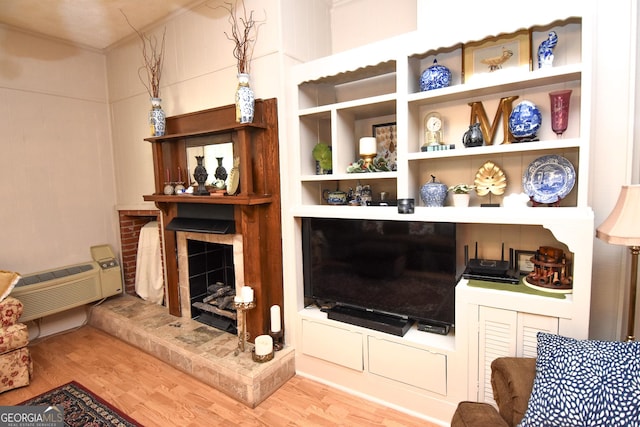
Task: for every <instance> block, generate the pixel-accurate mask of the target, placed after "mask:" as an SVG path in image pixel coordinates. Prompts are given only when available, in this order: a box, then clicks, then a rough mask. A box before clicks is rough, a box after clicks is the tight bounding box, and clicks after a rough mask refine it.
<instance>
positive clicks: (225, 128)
mask: <svg viewBox="0 0 640 427" xmlns="http://www.w3.org/2000/svg"><path fill="white" fill-rule="evenodd" d="M243 129H266V126H265V125H262V124H259V123H243V124H240V123H237V124H234V125H232V126H229V125H227V126H221V127H215V128H211V129H202V130H198V131H192V132H182V133H174V134H168V135H163V136H151V137H149V138H145V139H144V140H145V141H149V142H167V141H172V140H175V139H180V138H193V137H198V136H209V135H215V134H221V133H229V132H234V131H239V130H243Z"/></svg>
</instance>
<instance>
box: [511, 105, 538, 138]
mask: <svg viewBox="0 0 640 427" xmlns="http://www.w3.org/2000/svg"><path fill="white" fill-rule="evenodd" d="M541 125H542V114H540V110H538V107H536V105H535V104H534V103H533V102H531V101H522V102H521V103H519V104H518V105H516V106H515V108H514V109H513V111H512V112H511V115H510V116H509V131H510V132H511V134H512V135H513V136H514V137H515V138H516V139H533V138H535V136H536V133H538V130H539V129H540V126H541Z"/></svg>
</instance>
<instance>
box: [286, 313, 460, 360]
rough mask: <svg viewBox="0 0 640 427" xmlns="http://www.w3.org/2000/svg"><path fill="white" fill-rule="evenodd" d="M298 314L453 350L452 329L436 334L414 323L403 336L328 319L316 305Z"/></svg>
mask: <svg viewBox="0 0 640 427" xmlns="http://www.w3.org/2000/svg"><path fill="white" fill-rule="evenodd" d="M298 314H299V315H300V316H301V318H304V319H308V320H314V321H320V322H323V323H327V324H328V325H338V326H339V327H340V328H343V329H350V330H354V331H358V332H360V333H364V334H366V335H368V336H373V337H376V338H383V339H385V340H389V341H394V342H397V343H400V344H418V345H421V346H425V347H427V348H428V349H430V350H439V351H447V352H449V351H455V333H454V332H453V330H452V331H451V332H449V334H448V335H438V334H432V333H429V332H422V331H419V330H418V327H417V326H416V325H415V324H414V325H413V326H411V328H410V329H409V330H408V331H407V333H406V334H405V335H404V336H403V337H398V336H395V335H389V334H385V333H384V332H378V331H374V330H372V329H367V328H363V327H360V326H355V325H351V324H348V323H343V322H337V321H335V320H330V319H328V318H327V313H325V312H323V311H320V309H319V308H317V307H305V308H304V309H302V310H301V311H300V312H298Z"/></svg>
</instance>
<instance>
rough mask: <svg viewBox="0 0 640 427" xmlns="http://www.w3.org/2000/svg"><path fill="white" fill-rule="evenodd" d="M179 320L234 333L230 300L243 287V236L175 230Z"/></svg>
mask: <svg viewBox="0 0 640 427" xmlns="http://www.w3.org/2000/svg"><path fill="white" fill-rule="evenodd" d="M176 240H177V242H176V243H177V245H176V246H177V250H178V271H179V284H180V286H179V297H180V305H181V311H182V317H186V318H190V319H195V320H197V321H199V322H201V323H205V324H207V325H210V326H213V327H216V328H218V329H221V330H224V331H227V332H229V333H232V334H237V327H238V324H237V316H236V311H235V309H234V308H233V297H234V296H235V295H236V293H238V292H239V290H240V289H241V288H242V286H244V273H243V272H244V265H243V264H244V263H243V255H242V254H243V250H242V236H241V235H238V234H211V233H202V232H194V231H179V230H178V231H176Z"/></svg>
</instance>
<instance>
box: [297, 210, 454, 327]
mask: <svg viewBox="0 0 640 427" xmlns="http://www.w3.org/2000/svg"><path fill="white" fill-rule="evenodd" d="M302 240H303V270H304V291H305V297H306V298H307V299H312V300H313V301H312V302H313V303H316V304H317V305H319V306H320V307H329V308H330V307H332V306H333V305H346V306H352V307H355V308H360V309H363V310H367V311H374V312H379V313H384V314H391V315H395V316H399V317H403V318H408V319H413V320H417V321H418V322H421V321H422V322H427V323H431V324H441V325H447V326H453V324H454V314H455V286H456V283H457V279H456V225H455V224H453V223H431V222H422V221H391V220H360V219H335V218H329V219H327V218H303V219H302Z"/></svg>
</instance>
